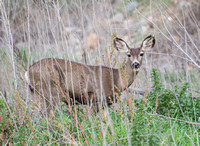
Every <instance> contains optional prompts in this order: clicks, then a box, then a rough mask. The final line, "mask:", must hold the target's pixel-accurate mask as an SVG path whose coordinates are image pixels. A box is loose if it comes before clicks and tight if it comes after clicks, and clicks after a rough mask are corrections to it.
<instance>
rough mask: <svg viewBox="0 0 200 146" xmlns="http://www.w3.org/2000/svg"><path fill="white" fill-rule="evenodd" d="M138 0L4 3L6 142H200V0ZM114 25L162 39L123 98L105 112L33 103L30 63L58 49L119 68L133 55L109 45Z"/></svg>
mask: <svg viewBox="0 0 200 146" xmlns="http://www.w3.org/2000/svg"><path fill="white" fill-rule="evenodd" d="M137 2H138V3H139V5H138V6H137V7H132V4H130V3H129V1H125V2H121V1H94V0H90V1H84V0H83V1H81V0H77V1H63V0H61V1H55V0H49V1H32V0H25V1H23V0H20V1H19V0H12V1H6V0H2V1H0V109H1V110H0V145H7V144H14V145H26V144H28V145H39V144H40V145H46V144H49V145H54V144H55V145H65V144H75V145H199V134H200V119H199V117H200V115H199V114H200V111H199V109H200V100H199V99H200V98H199V97H200V92H199V90H200V82H199V78H200V72H199V69H200V67H199V63H200V61H199V47H198V46H199V45H200V44H199V27H198V26H199V22H200V20H199V19H198V14H199V13H198V12H199V9H198V7H199V3H198V1H197V0H193V3H190V2H188V3H186V2H182V3H181V2H173V1H171V2H169V0H166V1H149V2H146V0H144V1H142V2H139V1H137ZM174 7H175V8H174ZM127 9H128V10H127ZM117 15H118V17H117V19H116V18H115V19H114V17H116V16H117ZM119 15H120V16H119ZM118 20H120V21H118ZM113 32H117V34H114V35H118V36H120V37H121V36H122V37H124V38H123V39H125V40H127V41H129V42H130V44H132V46H137V45H138V44H139V42H141V40H142V38H143V36H146V35H147V34H150V33H151V34H154V35H155V37H156V46H155V48H154V51H153V52H150V53H148V54H146V55H145V56H144V61H143V68H142V69H141V71H140V73H139V75H138V76H137V78H136V79H135V82H134V84H133V85H132V86H131V87H130V88H129V89H128V88H127V89H126V91H125V92H123V93H122V95H121V96H119V95H117V94H116V98H117V101H118V102H117V103H113V105H112V106H111V107H105V108H102V109H100V111H99V112H98V113H95V112H94V113H93V112H90V109H89V107H88V106H83V105H76V106H72V107H71V108H70V107H68V106H66V105H65V104H64V103H61V104H60V105H59V106H58V108H57V109H56V110H55V111H52V112H51V118H47V117H46V116H45V115H43V114H41V113H40V112H38V111H35V110H34V109H33V108H31V107H32V105H33V103H32V96H31V95H30V93H29V92H30V91H29V88H28V85H27V83H26V82H25V80H24V72H25V71H26V70H27V69H28V66H30V65H31V64H33V63H34V62H36V61H38V60H40V59H42V58H46V57H55V58H62V59H69V60H74V61H77V62H84V61H87V64H93V65H94V64H95V63H96V65H106V66H109V67H120V66H122V65H123V63H124V62H125V61H126V58H125V57H124V56H120V55H119V54H118V53H116V52H115V51H114V49H113V46H112V44H110V42H111V40H112V37H111V34H113ZM91 33H92V34H93V33H94V34H95V35H97V36H98V37H99V39H98V40H97V44H98V45H97V47H96V50H90V49H89V48H90V47H89V46H88V44H87V41H88V36H89V34H91ZM90 41H91V40H90ZM133 42H134V43H133ZM109 44H110V45H109ZM104 48H105V49H104ZM152 68H156V69H152ZM121 73H122V74H123V70H122V71H121ZM123 79H124V82H126V75H125V74H124V76H123ZM138 89H140V90H142V92H141V95H139V94H138V93H137V90H138ZM58 90H62V89H58ZM63 96H66V95H63ZM111 102H114V101H111Z"/></svg>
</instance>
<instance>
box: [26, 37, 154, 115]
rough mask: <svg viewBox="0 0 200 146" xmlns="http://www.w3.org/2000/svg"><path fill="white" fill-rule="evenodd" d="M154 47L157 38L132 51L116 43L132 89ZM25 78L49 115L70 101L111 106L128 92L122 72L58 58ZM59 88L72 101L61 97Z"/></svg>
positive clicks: (32, 69)
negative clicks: (57, 106)
mask: <svg viewBox="0 0 200 146" xmlns="http://www.w3.org/2000/svg"><path fill="white" fill-rule="evenodd" d="M154 44H155V38H154V37H153V36H151V35H150V36H148V37H146V38H145V39H144V40H143V42H142V44H141V46H140V47H139V48H130V47H129V46H128V45H127V43H126V42H125V41H124V40H122V39H120V38H117V37H115V38H114V39H113V45H114V48H115V49H116V50H118V51H120V52H122V53H126V54H127V56H128V59H127V62H126V63H125V65H124V66H122V68H121V69H124V71H125V73H126V74H127V75H128V84H127V85H128V86H130V85H131V84H132V83H133V81H134V74H137V73H138V72H139V69H140V67H141V65H142V57H143V55H144V53H145V51H146V50H148V49H151V48H153V46H154ZM25 78H26V80H27V82H28V84H29V87H30V89H31V90H32V91H33V92H35V93H37V94H39V101H40V102H43V103H45V105H46V109H47V111H49V110H50V109H51V108H52V107H53V106H56V105H57V104H58V103H59V102H60V101H64V102H66V101H68V104H69V99H71V101H72V102H73V103H77V102H78V103H81V104H91V103H93V104H99V103H106V104H107V105H110V104H112V102H110V101H111V100H113V98H114V92H117V93H118V94H120V93H121V92H122V91H123V90H125V88H127V85H125V84H123V82H122V77H121V74H120V69H116V68H110V67H106V66H91V65H84V64H80V63H77V62H73V61H66V60H63V59H55V58H46V59H42V60H40V61H38V62H36V63H34V64H33V65H32V66H30V67H29V69H28V71H27V72H26V73H25ZM58 87H60V89H61V90H62V91H63V92H64V93H65V95H66V97H68V98H66V97H63V95H61V93H60V89H58ZM115 87H116V88H117V90H116V88H115ZM69 97H70V98H69ZM39 101H37V102H38V103H39ZM70 104H71V102H70Z"/></svg>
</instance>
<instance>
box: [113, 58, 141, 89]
mask: <svg viewBox="0 0 200 146" xmlns="http://www.w3.org/2000/svg"><path fill="white" fill-rule="evenodd" d="M137 74H138V71H136V72H134V71H133V69H132V67H131V61H130V60H128V61H127V62H126V64H125V65H124V66H122V67H121V68H120V69H118V75H117V76H116V77H117V79H116V80H117V83H116V86H117V87H118V88H119V89H120V90H121V91H123V90H125V89H126V88H128V87H129V86H130V85H131V84H132V83H133V81H134V76H136V75H137Z"/></svg>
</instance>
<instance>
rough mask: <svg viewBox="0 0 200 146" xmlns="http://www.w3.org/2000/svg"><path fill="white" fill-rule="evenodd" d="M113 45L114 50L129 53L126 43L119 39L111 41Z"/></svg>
mask: <svg viewBox="0 0 200 146" xmlns="http://www.w3.org/2000/svg"><path fill="white" fill-rule="evenodd" d="M113 45H114V48H115V49H116V50H118V51H119V52H122V53H127V52H128V51H129V48H128V45H127V44H126V42H125V41H124V40H122V39H120V38H117V37H116V38H114V39H113Z"/></svg>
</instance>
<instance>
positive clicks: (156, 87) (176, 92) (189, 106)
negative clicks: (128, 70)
mask: <svg viewBox="0 0 200 146" xmlns="http://www.w3.org/2000/svg"><path fill="white" fill-rule="evenodd" d="M152 81H153V86H152V93H151V94H149V95H148V97H147V98H148V100H149V104H150V107H153V106H154V105H155V102H156V97H157V96H158V107H157V113H159V114H162V115H165V116H169V115H170V116H172V117H176V118H184V116H186V117H187V119H190V120H195V118H197V117H200V99H199V98H197V99H192V94H191V93H190V92H189V91H188V89H189V84H188V83H183V85H182V86H177V85H175V86H174V89H172V90H170V89H165V88H164V87H163V85H162V80H161V78H160V75H159V73H158V72H157V71H156V70H155V69H153V70H152ZM177 99H178V101H177ZM178 102H179V103H180V106H179V104H178ZM180 107H181V109H182V111H183V114H184V116H183V114H182V112H181V109H180ZM197 121H200V119H197Z"/></svg>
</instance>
